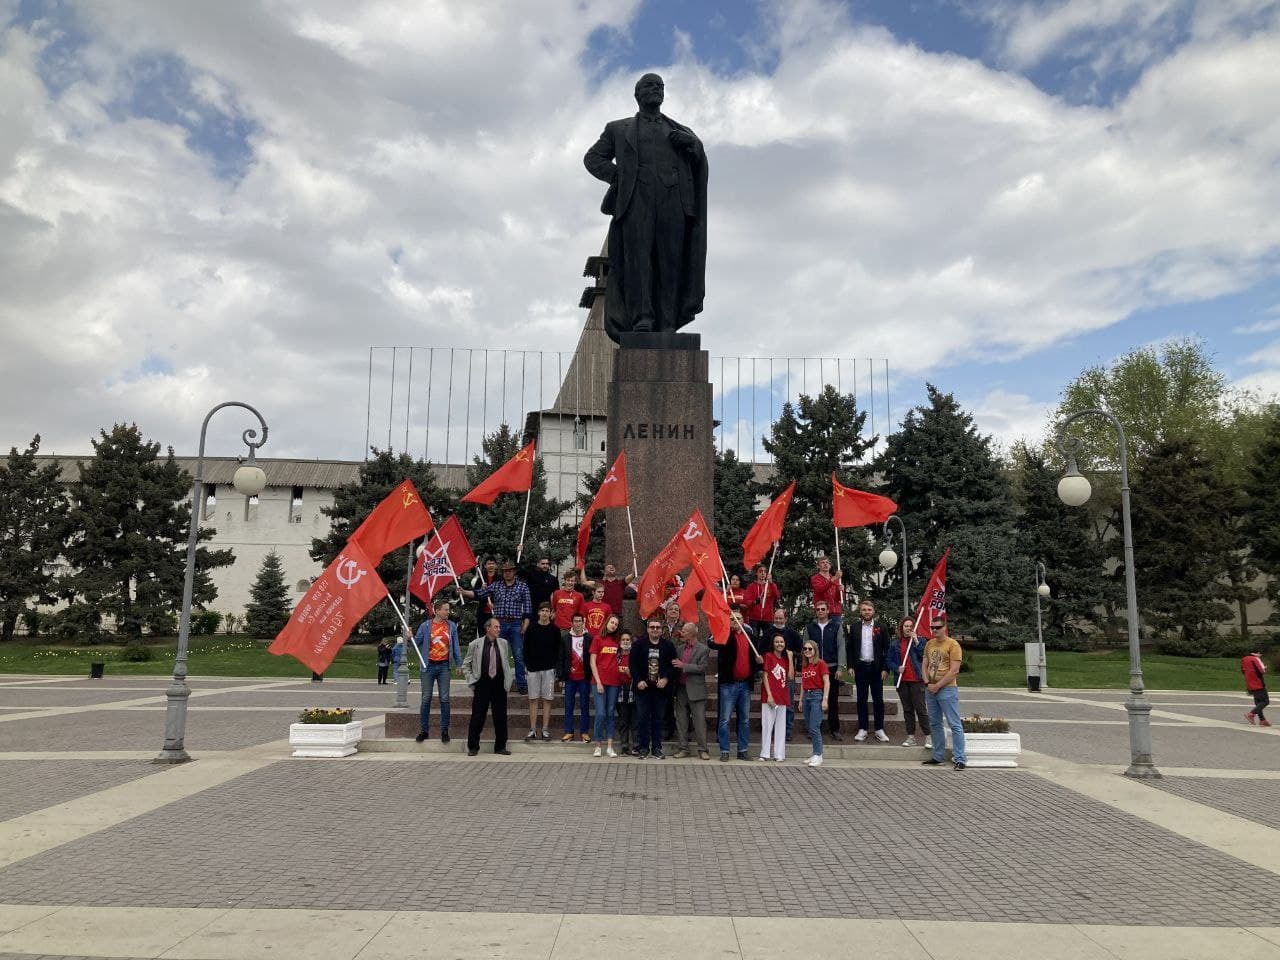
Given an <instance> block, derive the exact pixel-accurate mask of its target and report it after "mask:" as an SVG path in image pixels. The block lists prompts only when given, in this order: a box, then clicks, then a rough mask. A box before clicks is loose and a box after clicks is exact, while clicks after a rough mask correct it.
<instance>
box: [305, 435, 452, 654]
mask: <svg viewBox="0 0 1280 960" xmlns="http://www.w3.org/2000/svg"><path fill="white" fill-rule="evenodd" d="M370 453H371V456H370V457H369V459H368V460H367V461H365V463H364V464H363V465H361V467H360V473H359V476H358V477H357V478H356V480H355V482H354V483H350V484H346V485H344V486H341V487H338V488H337V489H336V490H334V492H333V506H330V507H321V508H320V512H321V513H323V514H324V515H325V516H327V517H328V518H329V520H330V527H329V533H328V535H327V536H324V537H318V538H316V539H313V540H312V541H311V551H310V553H311V559H312V560H315V561H316V562H318V563H320V564H323V565H324V566H328V565H329V564H330V563H332V562H333V560H334V558H336V557H337V556H338V554H339V553H341V552H342V548H343V546H344V545H345V544H346V542H347V540H348V539H350V537H351V535H352V534H353V533H355V531H356V528H357V527H359V526H360V524H362V523H363V522H364V520H365V518H366V517H367V516H369V514H370V513H371V512H372V511H373V509H374V507H376V506H377V505H378V504H380V503H381V502H382V501H383V500H385V499H386V498H387V495H388V494H390V493H391V491H392V490H394V489H395V488H396V487H397V486H399V485H400V484H401V483H402V482H404V480H405V479H406V478H407V479H409V480H412V481H413V485H414V486H415V487H416V488H417V490H418V493H419V495H421V497H422V502H423V503H424V504H426V507H427V510H428V511H430V513H431V518H432V519H433V520H434V521H435V522H436V523H443V522H444V520H445V518H446V517H448V516H449V514H450V513H452V512H453V511H454V508H455V504H456V502H457V501H456V499H455V498H454V496H453V495H451V494H449V493H447V492H446V491H445V490H443V489H442V487H441V485H440V481H439V479H438V478H437V476H436V472H435V468H434V467H433V466H432V464H431V462H430V461H428V460H422V459H414V458H413V457H411V456H409V454H407V453H399V454H396V453H392V452H391V451H389V450H378V449H376V448H375V449H372V450H371V451H370ZM468 532H469V531H468ZM409 551H410V548H409V547H407V546H406V547H403V548H400V549H397V550H392V551H391V552H390V553H388V554H387V555H386V556H385V557H383V559H382V562H381V563H380V564H378V576H380V577H381V578H382V582H383V583H385V584H386V585H387V589H389V590H390V591H391V595H392V596H393V597H395V601H396V604H397V605H400V604H402V603H403V601H404V588H405V579H406V576H407V574H408V570H407V569H406V564H407V563H408V559H409ZM458 573H459V575H463V574H462V571H458ZM413 603H414V604H417V600H416V599H414V600H413ZM405 615H406V617H408V618H409V622H410V623H411V624H412V623H413V619H414V616H415V614H414V613H413V612H412V611H405ZM360 630H361V631H362V632H364V633H366V634H367V635H369V636H374V637H385V636H390V635H392V634H397V633H399V632H400V620H399V618H398V617H397V616H396V613H395V611H394V610H392V609H391V606H390V604H385V603H381V604H378V606H376V607H374V608H373V609H372V610H371V611H369V613H368V615H367V616H366V617H365V619H364V620H362V621H361V623H360Z"/></svg>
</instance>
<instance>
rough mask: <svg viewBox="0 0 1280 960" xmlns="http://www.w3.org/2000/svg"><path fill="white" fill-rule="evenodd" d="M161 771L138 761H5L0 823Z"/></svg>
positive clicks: (0, 786)
mask: <svg viewBox="0 0 1280 960" xmlns="http://www.w3.org/2000/svg"><path fill="white" fill-rule="evenodd" d="M0 736H2V734H0ZM162 739H163V738H162ZM159 749H160V748H159V747H158V746H157V747H156V750H157V751H159ZM162 769H164V768H163V767H159V766H154V765H152V764H147V763H144V762H142V761H139V760H6V761H4V763H3V765H0V820H10V819H12V818H14V817H21V816H22V815H24V814H27V813H32V812H34V811H36V810H43V809H44V808H45V807H51V806H53V805H54V804H57V803H65V802H66V801H68V800H75V799H76V798H77V797H84V796H87V795H89V794H91V793H97V792H98V791H99V790H106V789H107V788H108V787H114V786H117V785H119V784H121V783H128V782H129V781H130V780H137V779H138V778H139V777H145V776H149V775H151V774H153V773H157V772H159V771H160V770H162Z"/></svg>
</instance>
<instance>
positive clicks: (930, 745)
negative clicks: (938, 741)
mask: <svg viewBox="0 0 1280 960" xmlns="http://www.w3.org/2000/svg"><path fill="white" fill-rule="evenodd" d="M924 745H925V746H926V747H927V748H928V749H930V750H932V749H933V737H925V738H924Z"/></svg>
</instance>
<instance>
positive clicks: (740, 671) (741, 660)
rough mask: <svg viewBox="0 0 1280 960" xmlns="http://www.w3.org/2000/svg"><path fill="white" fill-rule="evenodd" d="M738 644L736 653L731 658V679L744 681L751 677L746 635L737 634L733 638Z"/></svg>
mask: <svg viewBox="0 0 1280 960" xmlns="http://www.w3.org/2000/svg"><path fill="white" fill-rule="evenodd" d="M734 639H735V640H736V642H737V644H738V647H737V653H736V655H735V656H734V658H733V679H735V680H745V679H747V677H749V676H751V661H750V660H749V659H748V658H747V655H748V653H749V651H748V649H747V635H746V634H745V633H742V632H739V633H738V635H737V636H736V637H735V638H734Z"/></svg>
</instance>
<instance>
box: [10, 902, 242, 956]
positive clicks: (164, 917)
mask: <svg viewBox="0 0 1280 960" xmlns="http://www.w3.org/2000/svg"><path fill="white" fill-rule="evenodd" d="M222 912H223V911H221V910H171V909H164V908H156V907H127V906H119V907H114V908H113V909H109V910H108V909H102V908H101V907H67V908H65V909H63V910H59V911H57V913H54V914H50V915H49V916H46V917H43V918H41V919H39V920H36V921H35V922H33V923H29V924H27V925H26V926H24V927H22V928H20V929H18V930H13V931H10V932H9V933H6V934H4V935H3V936H0V952H4V951H8V952H10V953H35V954H43V953H52V954H64V955H65V954H84V955H86V956H92V957H156V956H159V955H160V954H161V953H162V952H163V951H165V950H167V949H169V948H170V947H173V946H175V945H177V944H178V943H179V942H181V941H182V940H183V939H185V938H186V937H189V936H191V935H192V934H193V933H195V932H196V931H197V930H199V929H200V928H201V927H204V926H205V925H207V924H208V923H209V922H210V921H212V920H213V919H215V918H216V917H218V916H219V915H220V914H221V913H222Z"/></svg>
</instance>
